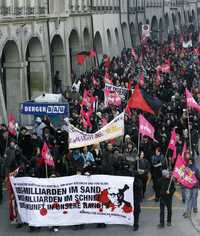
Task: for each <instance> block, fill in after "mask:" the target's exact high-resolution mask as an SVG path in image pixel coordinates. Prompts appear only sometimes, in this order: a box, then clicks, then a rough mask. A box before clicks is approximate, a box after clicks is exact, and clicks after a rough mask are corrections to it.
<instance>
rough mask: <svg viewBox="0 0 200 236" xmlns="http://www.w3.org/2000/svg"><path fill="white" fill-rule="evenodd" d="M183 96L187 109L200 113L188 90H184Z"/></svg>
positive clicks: (198, 106) (199, 107)
mask: <svg viewBox="0 0 200 236" xmlns="http://www.w3.org/2000/svg"><path fill="white" fill-rule="evenodd" d="M185 96H186V102H187V107H188V108H189V107H190V108H194V109H195V110H197V111H198V112H200V105H199V104H198V103H197V102H196V101H195V100H194V98H193V96H192V94H191V93H190V91H189V90H188V89H186V90H185Z"/></svg>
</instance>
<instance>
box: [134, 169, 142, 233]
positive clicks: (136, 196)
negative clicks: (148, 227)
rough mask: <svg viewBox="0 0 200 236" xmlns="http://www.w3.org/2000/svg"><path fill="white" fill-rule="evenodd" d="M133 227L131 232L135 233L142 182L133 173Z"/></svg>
mask: <svg viewBox="0 0 200 236" xmlns="http://www.w3.org/2000/svg"><path fill="white" fill-rule="evenodd" d="M134 176H135V180H134V185H133V188H134V226H133V230H134V231H137V230H138V229H139V216H140V212H141V200H142V189H143V188H142V181H141V179H140V178H138V173H137V172H135V173H134Z"/></svg>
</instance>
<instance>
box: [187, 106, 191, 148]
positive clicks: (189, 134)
mask: <svg viewBox="0 0 200 236" xmlns="http://www.w3.org/2000/svg"><path fill="white" fill-rule="evenodd" d="M187 117H188V138H189V145H190V152H192V140H191V132H190V113H189V109H188V107H187Z"/></svg>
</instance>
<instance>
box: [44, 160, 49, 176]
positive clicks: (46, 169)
mask: <svg viewBox="0 0 200 236" xmlns="http://www.w3.org/2000/svg"><path fill="white" fill-rule="evenodd" d="M45 171H46V178H49V176H48V167H47V163H45Z"/></svg>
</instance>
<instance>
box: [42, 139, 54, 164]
mask: <svg viewBox="0 0 200 236" xmlns="http://www.w3.org/2000/svg"><path fill="white" fill-rule="evenodd" d="M42 159H43V160H44V163H45V164H46V165H48V166H54V165H55V164H54V160H53V157H52V155H51V153H50V151H49V147H48V145H47V144H46V142H45V143H44V145H43V147H42Z"/></svg>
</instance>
